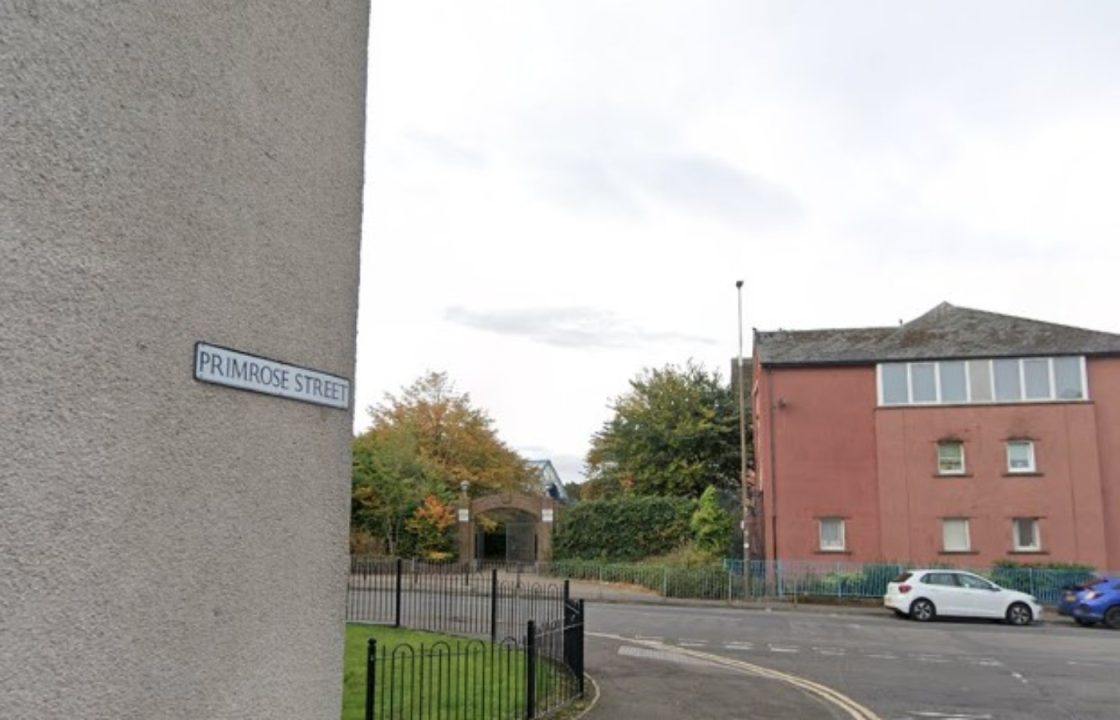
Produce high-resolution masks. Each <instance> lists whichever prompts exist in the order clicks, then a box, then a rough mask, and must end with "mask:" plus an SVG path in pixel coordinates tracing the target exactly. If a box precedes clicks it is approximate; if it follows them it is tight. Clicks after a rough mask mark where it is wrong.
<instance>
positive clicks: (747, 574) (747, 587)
mask: <svg viewBox="0 0 1120 720" xmlns="http://www.w3.org/2000/svg"><path fill="white" fill-rule="evenodd" d="M735 291H736V293H737V294H738V296H739V367H738V373H739V382H738V385H739V493H740V497H739V501H740V505H741V506H742V508H743V518H742V521H741V522H740V525H741V527H742V529H743V595H744V599H748V598H750V596H751V519H750V518H751V497H750V490H749V488H748V487H747V408H746V405H747V402H746V397H747V390H746V386H745V383H744V381H743V281H742V280H736V281H735Z"/></svg>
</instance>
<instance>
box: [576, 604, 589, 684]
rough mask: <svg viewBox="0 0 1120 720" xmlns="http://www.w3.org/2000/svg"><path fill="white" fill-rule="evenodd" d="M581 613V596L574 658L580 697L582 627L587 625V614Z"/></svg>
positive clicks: (581, 680)
mask: <svg viewBox="0 0 1120 720" xmlns="http://www.w3.org/2000/svg"><path fill="white" fill-rule="evenodd" d="M583 613H584V610H583V598H580V600H579V639H578V640H577V642H578V643H579V649H578V650H576V659H577V663H576V664H577V665H579V667H578V668H576V677H577V678H578V680H577V683H578V686H579V696H580V697H581V698H582V697H583V632H584V627H585V626H586V625H587V616H586V615H584V614H583Z"/></svg>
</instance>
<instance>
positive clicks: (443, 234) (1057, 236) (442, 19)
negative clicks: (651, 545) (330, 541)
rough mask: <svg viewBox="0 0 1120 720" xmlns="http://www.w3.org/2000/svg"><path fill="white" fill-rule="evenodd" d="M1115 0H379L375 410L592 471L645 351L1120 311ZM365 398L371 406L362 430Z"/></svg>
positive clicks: (373, 145) (371, 348)
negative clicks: (406, 389)
mask: <svg viewBox="0 0 1120 720" xmlns="http://www.w3.org/2000/svg"><path fill="white" fill-rule="evenodd" d="M1118 21H1120V4H1114V3H1091V2H1070V3H1061V4H1058V3H1022V2H1018V1H1017V0H1016V1H1015V2H990V3H983V4H979V5H977V4H973V3H948V4H947V3H942V2H932V1H930V2H922V3H882V2H853V3H833V2H827V1H826V0H819V1H818V2H810V3H804V2H792V3H791V2H740V1H738V0H735V1H732V0H727V1H725V2H719V1H716V0H711V1H698V2H687V3H686V2H679V1H673V2H668V1H654V0H642V1H641V2H637V1H636V0H635V1H632V2H610V3H603V2H598V1H592V0H582V1H580V0H576V1H569V2H543V1H541V2H513V1H506V2H497V1H487V0H482V1H481V2H474V3H445V2H437V1H436V0H407V1H406V0H382V1H378V0H375V2H374V7H373V13H372V17H371V55H370V62H371V66H370V74H369V90H368V94H369V106H368V136H367V154H366V161H367V165H366V177H367V184H366V206H365V212H366V216H365V221H364V228H365V237H364V241H363V253H362V271H363V272H362V288H361V309H360V318H359V354H358V371H357V383H356V389H357V393H358V398H357V400H358V406H359V407H363V406H365V405H366V404H369V403H370V402H375V401H376V400H377V399H378V398H379V397H380V396H381V393H382V392H383V391H385V390H392V389H395V388H396V387H398V386H400V385H402V384H405V383H407V382H409V381H410V380H411V379H412V378H414V377H415V376H416V375H418V374H420V373H421V372H423V371H424V370H425V369H428V368H433V369H446V370H448V371H449V372H450V373H451V375H452V377H453V378H454V379H455V380H456V381H457V382H458V384H459V385H460V386H461V387H462V388H463V389H465V390H468V391H470V392H471V393H472V395H473V397H474V398H475V399H476V400H477V401H478V402H479V403H480V404H481V405H483V406H485V407H487V408H488V409H489V410H490V411H491V413H492V414H493V416H494V417H495V419H496V421H497V423H498V427H499V429H500V431H501V433H502V435H503V437H505V438H506V439H507V441H509V442H510V443H511V444H512V445H514V446H515V447H520V448H530V447H531V448H535V449H536V450H539V451H540V452H537V453H536V454H538V455H543V454H551V455H554V456H556V457H563V458H565V467H566V468H575V467H577V466H578V463H576V462H574V461H573V460H572V458H579V457H581V456H582V455H583V453H584V452H585V450H586V444H587V440H588V438H589V437H590V435H591V433H592V432H594V431H595V430H596V429H597V428H598V427H599V426H600V424H601V423H602V421H603V420H604V419H605V418H606V416H607V412H608V411H607V403H608V402H609V399H610V398H611V397H612V396H613V395H616V394H618V393H619V392H622V391H624V390H625V388H626V380H627V378H629V377H630V376H632V375H633V374H634V373H635V372H636V371H637V370H639V369H640V368H641V367H643V366H653V365H659V364H662V363H665V362H682V361H684V360H686V359H688V358H689V357H694V358H696V359H698V360H701V361H705V362H707V363H708V364H709V365H714V366H716V367H719V368H720V369H721V370H722V369H725V368H726V365H727V361H728V358H729V357H730V356H731V355H732V354H733V353H734V351H735V342H736V327H735V293H734V284H733V283H734V280H735V279H736V278H738V277H743V278H745V279H746V281H747V286H746V321H747V325H748V326H750V325H756V326H759V327H777V326H782V327H799V326H806V327H821V326H829V325H867V324H876V323H882V324H891V323H894V322H896V321H897V320H898V319H899V318H909V317H913V316H915V315H917V314H919V313H921V312H922V311H924V310H926V309H928V308H929V307H931V306H933V305H935V304H936V303H937V302H940V301H941V300H945V299H948V300H950V301H952V302H955V303H959V304H964V305H972V306H976V307H987V308H991V309H993V310H999V311H1003V312H1011V313H1018V314H1023V315H1028V316H1033V317H1039V318H1042V319H1051V320H1055V321H1060V322H1066V323H1071V324H1081V325H1085V326H1089V327H1096V328H1102V329H1110V328H1111V329H1113V330H1120V324H1118V323H1117V322H1116V321H1115V320H1114V318H1113V316H1112V312H1111V308H1112V307H1113V305H1114V302H1113V301H1114V298H1113V297H1112V296H1113V291H1112V288H1113V285H1114V281H1113V279H1112V278H1111V274H1112V270H1113V269H1114V268H1115V267H1116V264H1117V260H1120V257H1118V255H1120V251H1118V250H1117V249H1116V248H1117V244H1116V243H1115V242H1114V239H1115V238H1116V236H1117V234H1118V231H1120V215H1117V214H1116V213H1115V212H1114V210H1113V206H1114V204H1115V201H1114V199H1113V198H1112V195H1113V192H1114V191H1113V188H1114V187H1115V184H1116V183H1115V174H1116V172H1115V168H1116V167H1118V166H1120V140H1118V139H1117V135H1116V133H1115V128H1116V127H1120V78H1118V77H1117V74H1116V72H1115V69H1116V68H1117V67H1120V46H1117V44H1116V43H1115V34H1114V28H1115V27H1117V25H1118ZM365 423H366V419H365V418H364V417H359V418H357V419H356V427H357V428H361V427H362V426H364V425H365Z"/></svg>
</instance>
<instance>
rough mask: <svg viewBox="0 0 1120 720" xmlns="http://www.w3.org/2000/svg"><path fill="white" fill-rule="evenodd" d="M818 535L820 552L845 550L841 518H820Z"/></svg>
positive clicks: (842, 520)
mask: <svg viewBox="0 0 1120 720" xmlns="http://www.w3.org/2000/svg"><path fill="white" fill-rule="evenodd" d="M820 533H821V550H822V551H824V552H840V551H842V550H844V549H845V544H844V543H845V538H844V519H843V518H821V519H820Z"/></svg>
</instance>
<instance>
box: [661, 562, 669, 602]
mask: <svg viewBox="0 0 1120 720" xmlns="http://www.w3.org/2000/svg"><path fill="white" fill-rule="evenodd" d="M661 597H663V598H667V597H669V568H668V567H663V568H661Z"/></svg>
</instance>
